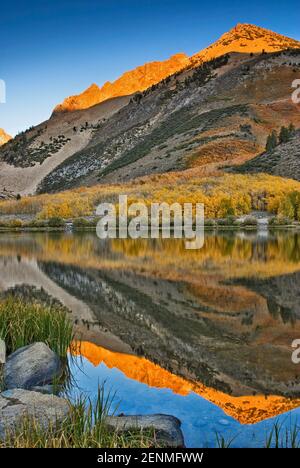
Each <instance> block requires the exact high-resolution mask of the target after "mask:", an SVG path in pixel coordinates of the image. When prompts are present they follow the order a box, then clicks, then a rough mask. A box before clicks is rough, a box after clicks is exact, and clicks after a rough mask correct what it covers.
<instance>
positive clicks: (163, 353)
mask: <svg viewBox="0 0 300 468" xmlns="http://www.w3.org/2000/svg"><path fill="white" fill-rule="evenodd" d="M298 245H299V241H298V236H297V235H286V236H284V235H283V236H279V237H277V236H274V237H270V238H267V239H259V238H256V237H255V236H254V237H252V238H251V236H250V237H249V238H248V239H239V237H238V236H236V237H235V236H226V235H224V236H216V237H215V236H208V237H207V239H206V243H205V246H204V248H203V249H201V250H199V251H198V252H190V251H186V250H185V249H184V247H182V248H181V243H180V242H177V241H175V240H174V241H157V242H143V241H124V242H118V241H111V242H100V241H99V240H97V238H96V237H94V236H92V235H90V234H87V235H80V236H79V235H78V236H67V235H66V236H65V235H61V236H57V235H53V236H45V235H41V236H39V235H37V236H34V235H32V236H30V235H26V236H24V237H21V238H16V237H12V238H6V239H2V240H1V242H0V255H1V274H0V286H1V290H3V291H7V290H8V289H11V288H16V287H17V286H18V287H20V286H22V285H23V286H24V285H31V286H35V287H36V288H41V287H42V288H43V290H44V291H46V292H47V293H48V294H49V295H50V296H52V297H54V298H56V299H58V300H60V301H61V302H62V303H63V304H64V305H65V306H67V307H68V308H69V309H70V310H71V311H72V317H73V319H74V321H75V324H76V327H77V330H78V335H79V336H80V337H81V338H83V339H84V340H86V341H90V342H94V343H95V344H99V345H100V346H104V347H106V348H108V349H110V350H112V351H117V352H122V353H126V354H135V355H138V356H143V357H144V358H146V359H148V360H150V361H151V362H152V363H156V364H158V365H159V366H160V367H162V368H163V369H165V370H166V371H169V372H171V373H172V374H175V375H178V376H179V377H182V378H183V379H187V380H188V381H196V382H198V383H200V382H201V383H202V384H203V385H205V386H208V387H210V388H214V389H216V390H219V391H222V392H225V393H226V394H228V395H233V396H241V395H252V394H257V393H258V394H268V395H270V394H272V395H285V396H293V397H298V396H299V394H300V380H299V379H300V373H299V370H298V367H297V366H296V365H295V364H293V363H292V360H291V354H292V351H293V349H292V347H291V343H292V341H293V340H294V339H296V338H299V336H300V322H299V320H300V302H299V295H298V285H299V279H300V278H299V271H300V266H299V256H298V253H297V252H298V251H299V247H298ZM82 252H85V255H84V256H83V255H82ZM174 252H176V255H175V254H174Z"/></svg>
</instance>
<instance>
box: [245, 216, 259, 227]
mask: <svg viewBox="0 0 300 468" xmlns="http://www.w3.org/2000/svg"><path fill="white" fill-rule="evenodd" d="M241 225H242V226H243V227H248V226H249V227H256V226H257V225H258V222H257V219H256V218H255V217H254V216H246V218H245V219H244V221H242V223H241Z"/></svg>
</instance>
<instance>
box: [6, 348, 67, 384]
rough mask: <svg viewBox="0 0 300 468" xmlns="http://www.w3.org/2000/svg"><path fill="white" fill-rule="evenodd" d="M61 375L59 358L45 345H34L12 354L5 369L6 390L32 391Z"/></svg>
mask: <svg viewBox="0 0 300 468" xmlns="http://www.w3.org/2000/svg"><path fill="white" fill-rule="evenodd" d="M60 374H61V362H60V359H59V358H58V356H57V355H56V354H55V353H54V352H53V351H52V350H51V349H50V348H49V347H48V346H47V345H46V344H44V343H34V344H32V345H29V346H25V347H23V348H20V349H18V350H17V351H16V352H14V353H13V354H11V355H10V356H9V357H8V359H7V362H6V365H5V368H4V384H5V388H7V389H11V388H24V389H32V388H33V387H36V386H44V385H47V384H50V383H52V382H53V380H55V379H57V378H58V377H59V376H60Z"/></svg>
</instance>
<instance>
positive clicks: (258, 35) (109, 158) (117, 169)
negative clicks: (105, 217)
mask: <svg viewBox="0 0 300 468" xmlns="http://www.w3.org/2000/svg"><path fill="white" fill-rule="evenodd" d="M246 42H247V47H245V46H241V45H240V46H238V44H245V43H246ZM238 47H240V48H242V49H243V52H240V49H239V51H238V52H231V50H234V49H236V48H237V49H238ZM286 47H289V49H288V50H279V49H281V48H286ZM272 48H273V50H276V52H265V51H266V50H270V49H271V50H272ZM263 49H264V52H262V50H263ZM258 50H259V51H260V52H259V53H258ZM226 51H230V53H226V54H225V55H220V56H218V54H221V53H222V52H223V53H224V52H226ZM252 51H254V52H257V53H254V54H253V52H252ZM202 54H204V55H202V58H201V57H200V55H201V54H198V56H197V57H196V58H195V57H194V59H193V61H192V62H190V65H189V66H185V67H184V68H183V70H181V71H180V72H178V71H177V72H176V73H174V74H173V75H172V76H167V77H166V78H164V79H163V80H161V81H160V82H159V83H157V84H154V85H152V86H151V87H148V88H147V89H145V90H144V91H143V92H142V93H141V92H137V93H135V94H132V95H130V96H128V95H126V96H121V97H114V98H111V99H107V100H105V101H103V102H101V103H100V104H96V105H93V106H92V107H88V108H85V109H81V110H76V111H72V112H55V113H54V115H53V116H52V117H51V118H50V119H49V120H48V121H47V122H44V123H42V124H40V125H39V126H37V127H34V128H32V129H30V130H28V131H27V132H25V133H23V134H21V135H19V136H18V137H16V138H15V139H13V140H12V141H10V142H8V143H7V144H6V145H4V146H3V147H2V148H1V150H0V188H1V187H3V186H5V187H6V188H7V189H8V190H13V191H14V192H15V193H21V194H26V193H34V192H36V191H38V192H52V191H59V190H62V189H65V188H69V187H76V186H80V185H92V184H96V183H103V182H105V183H111V182H124V181H129V180H132V179H134V178H136V177H141V176H147V175H150V174H155V173H162V172H168V171H174V170H176V171H183V170H184V171H187V174H188V175H192V174H197V175H199V176H201V175H209V174H215V173H216V171H219V170H220V168H221V167H222V166H224V165H228V164H241V163H243V162H245V161H247V160H249V159H251V158H253V157H255V156H257V155H258V154H261V153H262V151H263V149H264V147H265V142H266V138H267V135H268V134H269V133H270V131H272V130H273V129H276V130H279V129H280V127H281V126H282V125H286V126H288V125H289V124H290V123H293V124H294V125H295V127H296V128H299V127H300V112H299V105H297V104H295V103H293V102H292V100H291V92H292V88H291V83H292V82H293V80H294V79H295V78H296V77H297V76H298V75H297V72H300V43H298V42H297V41H293V40H292V39H287V38H285V37H283V36H279V35H277V34H275V33H271V32H269V31H267V30H264V29H262V28H257V27H253V26H250V25H239V26H237V27H236V28H234V29H233V30H231V31H230V32H229V33H227V34H226V35H225V36H223V37H222V38H221V39H220V40H219V41H217V43H215V44H214V45H213V46H211V48H208V49H206V50H205V51H203V52H202ZM212 56H218V57H217V58H213V59H211V60H209V61H205V60H206V59H207V58H210V57H212ZM177 59H178V60H179V62H180V66H182V65H183V62H185V61H186V59H185V58H183V56H179V57H178V56H177ZM152 65H153V64H152ZM176 66H177V65H176ZM162 68H163V67H162ZM130 73H131V72H129V74H130ZM136 76H137V75H136ZM147 76H148V78H149V77H150V78H151V75H150V74H149V75H148V74H147ZM138 81H139V80H137V81H136V83H137V82H138ZM133 82H134V80H133V81H132V83H133ZM128 86H129V88H127V89H126V91H124V92H125V93H126V94H127V93H128V92H131V91H132V90H133V89H134V86H135V85H134V86H133V88H130V80H129V81H128ZM93 88H94V87H93ZM124 89H125V88H124ZM90 93H91V95H92V94H93V89H92V90H91V89H90ZM85 98H86V96H85V97H82V99H83V100H82V103H83V105H84V106H86V105H91V104H92V103H93V99H91V100H90V98H89V97H88V98H87V99H85ZM75 107H76V106H75Z"/></svg>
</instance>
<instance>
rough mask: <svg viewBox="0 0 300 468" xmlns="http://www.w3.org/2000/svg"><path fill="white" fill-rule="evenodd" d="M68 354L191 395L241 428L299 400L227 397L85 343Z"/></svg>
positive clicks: (77, 344)
mask: <svg viewBox="0 0 300 468" xmlns="http://www.w3.org/2000/svg"><path fill="white" fill-rule="evenodd" d="M72 354H74V355H81V356H83V357H85V358H86V359H88V361H89V362H90V363H92V364H93V365H94V366H98V365H99V364H100V363H101V362H104V363H105V365H106V366H107V367H108V368H110V369H112V368H117V369H119V370H120V371H121V372H123V373H124V374H125V375H126V377H128V378H130V379H133V380H136V381H138V382H141V383H144V384H146V385H148V386H150V387H156V388H169V389H170V390H172V391H173V392H174V393H176V394H179V395H183V396H186V395H188V394H189V393H190V392H194V393H196V394H197V395H199V396H201V397H203V398H205V399H206V400H209V401H210V402H212V403H214V404H215V405H217V406H218V407H219V408H222V409H223V411H224V412H225V413H226V414H227V415H228V416H231V417H232V418H234V419H236V420H237V421H239V422H240V423H241V424H255V423H258V422H260V421H262V420H264V419H267V418H272V417H274V416H278V415H279V414H282V413H285V412H287V411H290V410H292V409H294V408H297V407H298V406H300V399H299V398H298V399H291V398H286V397H283V396H279V395H269V396H265V395H255V396H253V395H247V396H238V397H235V396H230V395H227V394H226V393H224V392H221V391H219V390H215V389H214V388H210V387H206V386H205V385H203V384H202V383H200V382H195V381H190V380H186V379H184V378H183V377H179V376H177V375H175V374H172V373H171V372H169V371H167V370H165V369H163V368H162V367H160V366H159V365H157V364H154V363H153V362H151V361H149V360H148V359H146V358H144V357H138V356H135V355H131V354H123V353H117V352H113V351H109V350H107V349H105V348H102V347H101V346H99V345H96V344H94V343H90V342H87V341H82V342H75V343H74V346H72Z"/></svg>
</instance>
